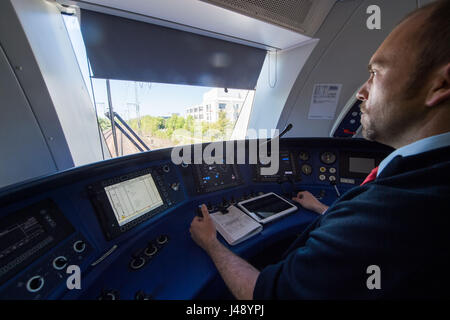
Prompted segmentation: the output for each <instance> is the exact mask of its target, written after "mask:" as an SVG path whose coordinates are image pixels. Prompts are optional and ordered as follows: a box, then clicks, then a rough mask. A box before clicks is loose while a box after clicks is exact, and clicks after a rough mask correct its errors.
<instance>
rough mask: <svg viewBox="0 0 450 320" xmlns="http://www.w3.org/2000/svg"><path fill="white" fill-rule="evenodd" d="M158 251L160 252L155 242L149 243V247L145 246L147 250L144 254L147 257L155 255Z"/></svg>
mask: <svg viewBox="0 0 450 320" xmlns="http://www.w3.org/2000/svg"><path fill="white" fill-rule="evenodd" d="M156 252H158V248H157V247H156V246H155V245H154V244H153V243H149V245H148V247H147V248H145V250H144V254H145V255H146V256H147V257H151V256H153V255H155V254H156Z"/></svg>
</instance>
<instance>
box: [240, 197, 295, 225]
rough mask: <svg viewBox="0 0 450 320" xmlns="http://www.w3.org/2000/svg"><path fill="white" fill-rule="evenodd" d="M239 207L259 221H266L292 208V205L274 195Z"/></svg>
mask: <svg viewBox="0 0 450 320" xmlns="http://www.w3.org/2000/svg"><path fill="white" fill-rule="evenodd" d="M240 205H241V206H242V207H244V208H245V209H247V210H248V211H250V212H253V213H254V214H256V215H257V216H258V217H260V218H261V219H266V218H268V217H270V216H272V215H274V214H277V213H280V212H282V211H285V210H288V209H291V208H292V205H290V204H289V203H287V202H286V201H284V200H282V199H280V198H279V197H277V196H276V195H274V194H269V195H267V196H265V197H261V198H258V199H255V200H253V201H249V202H245V203H240Z"/></svg>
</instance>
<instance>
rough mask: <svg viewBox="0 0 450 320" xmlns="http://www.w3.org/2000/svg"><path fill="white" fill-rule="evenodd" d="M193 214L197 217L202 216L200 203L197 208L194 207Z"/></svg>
mask: <svg viewBox="0 0 450 320" xmlns="http://www.w3.org/2000/svg"><path fill="white" fill-rule="evenodd" d="M195 215H196V216H197V217H200V218H203V213H202V206H201V205H199V206H197V208H195Z"/></svg>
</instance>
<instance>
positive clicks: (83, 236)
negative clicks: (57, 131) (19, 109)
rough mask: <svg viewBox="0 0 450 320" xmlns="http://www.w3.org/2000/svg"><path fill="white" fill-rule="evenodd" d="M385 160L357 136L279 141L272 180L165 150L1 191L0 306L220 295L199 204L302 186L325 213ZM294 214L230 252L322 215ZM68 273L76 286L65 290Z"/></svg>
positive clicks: (248, 253)
mask: <svg viewBox="0 0 450 320" xmlns="http://www.w3.org/2000/svg"><path fill="white" fill-rule="evenodd" d="M248 145H250V142H249V143H248ZM249 149H250V148H247V149H246V152H247V151H248V150H249ZM235 151H236V150H235ZM390 152H392V150H391V149H390V148H387V147H386V146H382V145H379V144H374V143H371V142H367V141H363V140H359V139H324V138H320V139H313V138H310V139H308V138H298V139H297V138H287V139H281V140H280V152H279V159H278V160H279V163H278V164H279V167H278V170H277V172H276V173H275V174H274V175H262V174H261V171H260V169H262V168H263V167H264V166H270V165H271V164H270V163H269V164H264V165H261V164H256V165H255V164H253V163H248V161H247V162H246V163H243V164H241V163H237V164H228V163H225V159H223V161H220V159H219V161H217V162H218V163H215V162H214V163H209V162H208V163H206V162H205V161H204V162H203V163H201V164H189V165H187V164H184V163H181V164H179V165H175V164H173V163H172V162H171V160H170V159H171V149H161V150H155V151H151V152H144V153H142V154H136V155H132V156H126V157H121V158H117V159H111V160H107V161H103V162H99V163H94V164H90V165H87V166H83V167H80V168H74V169H71V170H66V171H65V172H61V173H58V174H55V175H51V176H48V177H43V178H41V179H38V180H37V181H33V182H32V183H24V184H23V185H20V186H18V187H17V186H15V187H13V188H10V189H9V190H6V191H5V190H0V299H101V300H117V299H127V300H129V299H137V300H149V299H192V298H201V297H208V298H210V297H215V296H214V295H212V296H211V295H210V293H214V292H216V291H217V290H218V289H217V288H216V287H214V286H213V285H212V284H213V283H215V282H214V281H215V278H216V277H217V276H218V274H217V270H216V269H215V268H214V266H213V264H212V263H211V261H210V259H209V258H208V256H207V255H205V254H204V252H203V251H202V250H201V249H200V248H199V247H198V246H197V245H196V244H195V243H194V241H193V240H192V239H191V236H190V234H189V226H190V224H191V222H192V219H193V218H194V216H195V215H200V214H201V212H200V210H199V205H200V204H206V206H207V208H208V210H209V211H210V212H214V211H221V212H224V213H226V212H227V210H228V207H229V206H230V205H235V204H236V203H238V202H240V201H243V200H248V199H250V198H254V197H257V196H261V195H263V194H267V193H270V192H274V193H276V194H278V195H279V196H282V197H284V198H285V199H286V200H287V201H291V202H292V200H291V198H292V197H293V196H294V195H295V194H296V193H297V192H298V191H302V190H307V191H309V192H311V193H312V194H313V195H314V196H315V197H317V198H318V199H319V200H320V201H322V202H323V203H324V204H326V205H331V204H332V203H333V202H334V201H335V200H336V199H337V198H338V197H339V196H340V193H343V192H345V191H347V190H349V189H350V188H352V187H354V186H355V185H358V184H359V183H361V182H362V180H363V179H364V177H365V176H366V175H367V174H368V173H369V172H370V171H371V170H372V168H373V167H374V166H376V165H377V164H378V163H379V162H380V161H381V159H383V158H384V157H386V155H387V154H389V153H390ZM234 154H235V155H236V157H237V152H235V153H234ZM247 156H248V154H246V160H249V159H250V157H247ZM269 156H270V155H269ZM269 158H270V157H269ZM216 160H217V159H216ZM234 160H236V159H234ZM236 162H237V161H236ZM294 204H296V203H294ZM296 205H297V204H296ZM297 207H298V208H299V210H298V211H296V212H293V213H292V214H290V215H287V216H285V217H283V218H281V219H279V220H276V221H271V222H270V223H267V224H265V225H264V230H263V232H261V233H260V234H258V235H257V236H255V237H252V238H251V239H248V240H246V241H244V242H242V243H240V244H238V245H236V246H232V247H230V249H232V250H233V251H234V252H235V253H236V254H238V255H241V256H243V257H246V258H247V257H253V256H255V255H258V254H260V253H261V250H262V248H265V246H269V245H276V244H277V243H278V242H282V241H285V240H287V239H288V238H289V239H290V238H291V237H295V236H296V235H297V234H298V233H299V232H301V231H302V230H303V229H304V228H306V227H307V226H308V225H309V224H310V223H311V222H312V221H313V220H315V219H316V218H317V214H316V213H314V212H312V211H308V210H306V209H304V208H301V207H300V206H299V205H297ZM219 240H223V239H220V236H219ZM224 244H225V245H226V243H224ZM262 244H264V245H262ZM73 265H75V266H79V267H80V268H81V272H82V284H83V287H82V288H83V289H82V290H69V289H68V288H67V285H66V281H67V279H68V276H69V274H67V268H68V267H69V266H73Z"/></svg>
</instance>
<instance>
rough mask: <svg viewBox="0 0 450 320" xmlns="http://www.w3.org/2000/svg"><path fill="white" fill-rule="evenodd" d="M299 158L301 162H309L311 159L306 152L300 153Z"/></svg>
mask: <svg viewBox="0 0 450 320" xmlns="http://www.w3.org/2000/svg"><path fill="white" fill-rule="evenodd" d="M299 158H300V160H303V161H307V160H308V159H309V153H308V152H306V151H300V153H299Z"/></svg>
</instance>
